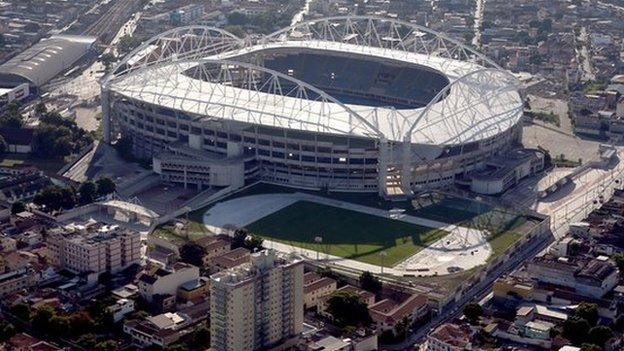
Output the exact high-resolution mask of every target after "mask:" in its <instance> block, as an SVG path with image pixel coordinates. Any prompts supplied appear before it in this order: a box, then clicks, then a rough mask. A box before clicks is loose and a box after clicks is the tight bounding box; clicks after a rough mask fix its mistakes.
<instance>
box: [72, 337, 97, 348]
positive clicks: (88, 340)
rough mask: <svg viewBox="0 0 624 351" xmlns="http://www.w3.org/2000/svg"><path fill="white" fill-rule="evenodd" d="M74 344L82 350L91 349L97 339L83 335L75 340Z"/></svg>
mask: <svg viewBox="0 0 624 351" xmlns="http://www.w3.org/2000/svg"><path fill="white" fill-rule="evenodd" d="M76 343H77V344H78V345H80V346H82V347H83V348H84V349H93V348H94V347H95V345H97V337H96V336H95V334H90V333H89V334H84V335H81V336H80V337H79V338H78V339H77V340H76Z"/></svg>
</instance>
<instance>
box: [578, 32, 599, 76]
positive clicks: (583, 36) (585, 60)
mask: <svg viewBox="0 0 624 351" xmlns="http://www.w3.org/2000/svg"><path fill="white" fill-rule="evenodd" d="M578 40H579V41H580V42H581V48H580V50H579V51H578V54H579V58H580V59H581V64H582V67H581V68H583V80H584V81H592V80H595V79H596V75H595V74H594V69H593V67H592V64H591V55H590V54H589V34H588V33H587V28H586V27H585V26H583V27H581V30H580V34H579V39H578Z"/></svg>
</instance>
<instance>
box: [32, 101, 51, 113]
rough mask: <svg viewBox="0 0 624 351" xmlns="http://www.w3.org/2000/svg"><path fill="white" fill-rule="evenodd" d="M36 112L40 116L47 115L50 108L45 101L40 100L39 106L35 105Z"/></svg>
mask: <svg viewBox="0 0 624 351" xmlns="http://www.w3.org/2000/svg"><path fill="white" fill-rule="evenodd" d="M35 113H36V114H37V115H39V116H42V115H45V114H46V113H48V108H47V107H46V105H45V104H44V103H43V102H39V103H38V104H37V106H35Z"/></svg>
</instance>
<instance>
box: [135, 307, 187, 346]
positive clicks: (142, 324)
mask: <svg viewBox="0 0 624 351" xmlns="http://www.w3.org/2000/svg"><path fill="white" fill-rule="evenodd" d="M191 324H192V320H191V318H190V317H189V316H187V315H184V314H181V313H163V314H160V315H157V316H153V317H148V318H146V319H145V320H131V321H127V322H125V323H124V326H123V331H124V333H126V334H128V335H129V336H130V337H131V338H132V343H133V344H134V345H136V346H138V347H148V346H151V345H155V346H159V347H161V348H165V347H167V346H169V345H171V344H173V343H175V342H176V341H178V340H180V338H181V337H182V336H184V335H187V334H189V333H191V332H192V330H191V328H189V326H191Z"/></svg>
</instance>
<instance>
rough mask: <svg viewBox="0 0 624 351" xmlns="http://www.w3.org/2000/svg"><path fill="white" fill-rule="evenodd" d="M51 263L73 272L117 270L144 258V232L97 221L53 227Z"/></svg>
mask: <svg viewBox="0 0 624 351" xmlns="http://www.w3.org/2000/svg"><path fill="white" fill-rule="evenodd" d="M47 244H48V248H49V252H50V261H51V264H52V265H54V266H57V267H59V268H62V269H67V270H68V271H71V272H73V273H77V274H78V273H95V274H100V273H103V272H111V273H116V272H118V271H120V270H122V269H124V268H126V267H129V266H130V265H132V264H136V263H138V262H139V261H140V259H141V234H140V233H139V232H137V231H134V230H130V229H122V228H121V227H119V226H116V225H112V226H109V225H99V224H97V223H95V222H87V223H85V224H71V225H68V226H66V227H64V228H56V229H53V230H50V232H49V234H48V238H47Z"/></svg>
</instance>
